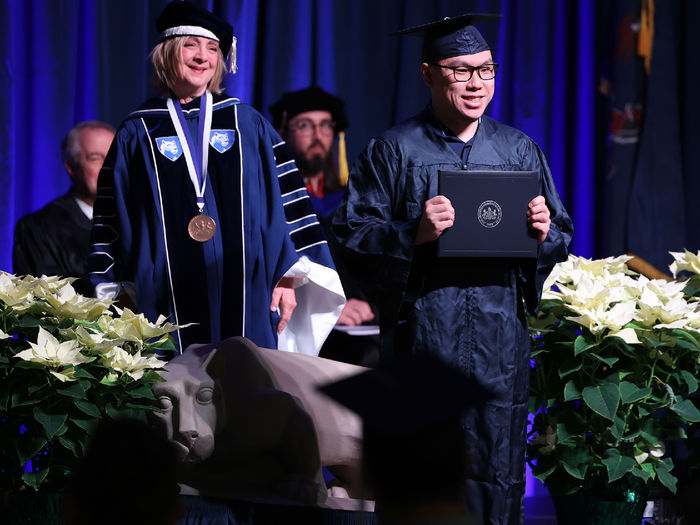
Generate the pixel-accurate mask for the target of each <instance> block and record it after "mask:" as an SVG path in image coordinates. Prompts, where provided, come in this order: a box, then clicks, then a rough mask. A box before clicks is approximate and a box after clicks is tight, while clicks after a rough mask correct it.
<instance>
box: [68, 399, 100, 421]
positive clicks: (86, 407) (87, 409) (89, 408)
mask: <svg viewBox="0 0 700 525" xmlns="http://www.w3.org/2000/svg"><path fill="white" fill-rule="evenodd" d="M75 406H76V407H77V408H78V409H80V411H82V412H84V413H85V414H87V415H88V416H93V417H101V416H102V413H101V412H100V409H99V408H97V405H95V404H94V403H90V402H89V401H81V400H79V399H76V400H75Z"/></svg>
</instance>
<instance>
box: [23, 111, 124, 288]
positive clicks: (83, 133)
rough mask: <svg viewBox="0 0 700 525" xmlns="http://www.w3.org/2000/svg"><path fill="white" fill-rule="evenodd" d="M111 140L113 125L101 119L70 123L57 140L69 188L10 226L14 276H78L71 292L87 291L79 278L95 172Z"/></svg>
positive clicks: (86, 250) (87, 283)
mask: <svg viewBox="0 0 700 525" xmlns="http://www.w3.org/2000/svg"><path fill="white" fill-rule="evenodd" d="M113 138H114V128H113V127H112V126H110V125H109V124H107V123H105V122H99V121H86V122H80V123H79V124H77V125H76V126H74V127H73V128H72V129H71V130H70V131H69V132H68V134H67V135H66V137H65V138H64V139H63V142H62V143H61V153H62V157H63V165H64V166H65V167H66V171H67V172H68V175H69V176H70V178H71V181H72V183H73V186H72V187H71V189H70V190H69V191H68V193H66V194H65V195H62V196H61V197H58V198H57V199H55V200H53V201H51V202H49V203H48V204H47V205H46V206H44V207H43V208H41V209H40V210H38V211H35V212H34V213H30V214H28V215H25V216H24V217H22V218H21V219H20V220H19V221H18V222H17V225H16V226H15V243H14V248H13V252H12V264H13V271H14V273H15V274H19V275H24V274H31V275H35V276H40V275H42V274H43V275H60V276H62V277H78V278H79V280H78V281H76V282H75V283H74V287H75V289H76V291H78V292H80V293H82V294H85V295H92V286H91V285H90V281H89V279H86V278H84V276H85V274H86V270H87V259H88V255H89V253H90V230H91V228H92V205H93V203H94V201H95V195H96V193H97V176H98V175H99V173H100V168H102V162H103V161H104V159H105V156H106V155H107V151H109V146H110V145H111V144H112V139H113Z"/></svg>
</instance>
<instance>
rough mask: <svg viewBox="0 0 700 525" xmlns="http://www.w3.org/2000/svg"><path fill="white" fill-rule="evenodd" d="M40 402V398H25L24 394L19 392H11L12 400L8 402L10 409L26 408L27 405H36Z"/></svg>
mask: <svg viewBox="0 0 700 525" xmlns="http://www.w3.org/2000/svg"><path fill="white" fill-rule="evenodd" d="M40 402H41V398H40V397H31V398H29V397H26V396H25V395H24V394H22V393H20V392H13V393H12V399H11V401H10V406H11V407H12V408H14V407H22V406H27V405H37V404H39V403H40Z"/></svg>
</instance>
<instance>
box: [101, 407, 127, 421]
mask: <svg viewBox="0 0 700 525" xmlns="http://www.w3.org/2000/svg"><path fill="white" fill-rule="evenodd" d="M105 412H106V413H107V415H108V416H109V417H111V418H112V419H119V418H120V417H123V416H124V413H123V412H122V411H121V410H119V409H117V408H116V407H115V406H114V405H112V404H111V403H109V404H107V405H105Z"/></svg>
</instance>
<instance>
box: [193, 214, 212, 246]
mask: <svg viewBox="0 0 700 525" xmlns="http://www.w3.org/2000/svg"><path fill="white" fill-rule="evenodd" d="M187 232H188V233H189V234H190V237H192V238H193V239H194V240H195V241H197V242H207V241H208V240H209V239H211V238H212V237H214V232H216V223H215V222H214V219H212V218H211V217H209V215H205V214H204V213H200V214H199V215H195V216H194V217H192V218H191V219H190V222H189V223H188V224H187Z"/></svg>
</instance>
